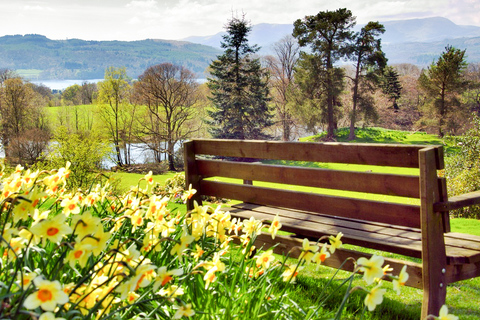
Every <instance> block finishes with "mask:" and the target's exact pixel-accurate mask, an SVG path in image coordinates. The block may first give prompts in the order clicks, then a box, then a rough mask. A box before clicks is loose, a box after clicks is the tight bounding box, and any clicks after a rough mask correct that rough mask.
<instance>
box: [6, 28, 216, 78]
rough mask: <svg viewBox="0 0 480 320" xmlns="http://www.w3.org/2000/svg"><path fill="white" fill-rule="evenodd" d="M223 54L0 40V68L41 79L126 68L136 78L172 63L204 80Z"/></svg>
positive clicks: (164, 44) (195, 47) (193, 48)
mask: <svg viewBox="0 0 480 320" xmlns="http://www.w3.org/2000/svg"><path fill="white" fill-rule="evenodd" d="M220 52H221V51H219V50H218V49H215V48H213V47H209V46H204V45H200V44H195V43H191V42H185V41H167V40H153V39H147V40H141V41H85V40H79V39H69V40H50V39H48V38H47V37H45V36H41V35H25V36H21V35H15V36H4V37H0V68H9V69H14V70H16V69H37V70H43V71H42V73H41V74H40V75H39V78H41V79H95V78H103V77H104V73H105V69H106V68H108V67H110V66H115V67H121V66H124V67H126V68H127V72H128V74H129V75H130V76H131V77H133V78H136V77H138V76H139V75H140V74H141V73H143V71H145V69H146V68H148V67H149V66H151V65H154V64H159V63H163V62H171V63H175V64H179V65H182V66H185V67H187V68H188V69H190V70H192V71H193V72H196V73H197V74H199V76H200V77H203V76H204V75H203V72H204V71H205V69H206V68H207V67H208V65H209V64H210V63H211V61H212V60H213V59H215V57H216V56H217V55H218V54H219V53H220Z"/></svg>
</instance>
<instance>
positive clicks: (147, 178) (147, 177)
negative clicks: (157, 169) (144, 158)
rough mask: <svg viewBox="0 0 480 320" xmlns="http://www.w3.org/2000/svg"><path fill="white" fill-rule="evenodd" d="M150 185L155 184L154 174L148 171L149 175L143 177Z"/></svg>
mask: <svg viewBox="0 0 480 320" xmlns="http://www.w3.org/2000/svg"><path fill="white" fill-rule="evenodd" d="M143 178H144V179H145V181H147V183H148V184H153V173H152V171H148V173H147V174H146V175H145V176H144V177H143Z"/></svg>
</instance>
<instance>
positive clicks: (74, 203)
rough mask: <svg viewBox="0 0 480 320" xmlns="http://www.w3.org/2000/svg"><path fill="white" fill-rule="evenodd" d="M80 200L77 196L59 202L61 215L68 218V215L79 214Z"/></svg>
mask: <svg viewBox="0 0 480 320" xmlns="http://www.w3.org/2000/svg"><path fill="white" fill-rule="evenodd" d="M80 205H81V203H80V199H79V197H78V195H77V196H74V197H72V198H70V197H67V198H65V199H63V200H62V202H60V206H62V207H63V213H64V214H65V215H66V216H67V217H68V216H70V214H79V213H80Z"/></svg>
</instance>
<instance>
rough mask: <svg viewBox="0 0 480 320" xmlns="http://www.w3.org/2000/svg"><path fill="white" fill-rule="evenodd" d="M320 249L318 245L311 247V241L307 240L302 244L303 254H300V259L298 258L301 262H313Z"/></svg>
mask: <svg viewBox="0 0 480 320" xmlns="http://www.w3.org/2000/svg"><path fill="white" fill-rule="evenodd" d="M318 249H319V247H318V246H316V245H313V246H312V245H310V241H308V239H307V238H305V239H303V242H302V253H301V254H300V257H298V259H299V260H301V259H305V261H306V262H310V261H312V258H313V256H314V254H315V252H317V251H318Z"/></svg>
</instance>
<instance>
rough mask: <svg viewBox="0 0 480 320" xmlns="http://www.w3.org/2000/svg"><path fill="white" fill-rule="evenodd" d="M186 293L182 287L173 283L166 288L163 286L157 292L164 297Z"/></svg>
mask: <svg viewBox="0 0 480 320" xmlns="http://www.w3.org/2000/svg"><path fill="white" fill-rule="evenodd" d="M184 293H185V291H184V290H183V288H182V287H179V286H176V285H174V284H172V285H171V286H168V287H166V288H161V289H160V290H159V291H158V292H157V294H159V295H161V296H162V297H172V298H174V297H178V296H181V295H183V294H184Z"/></svg>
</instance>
